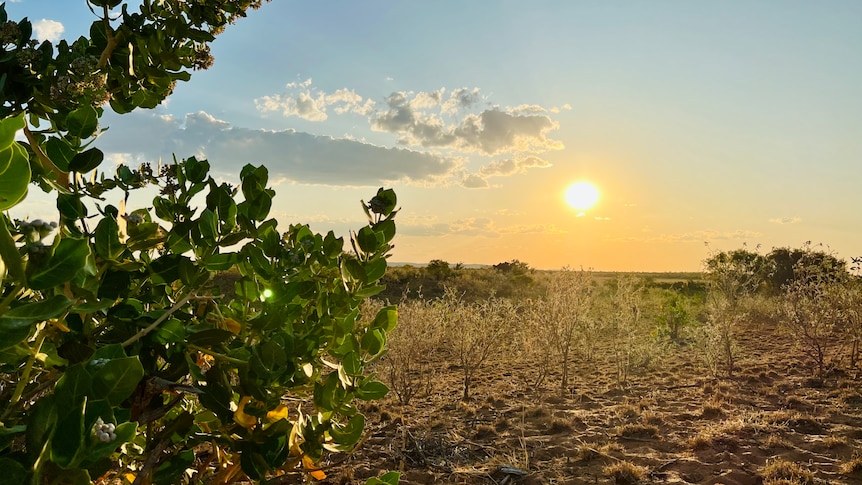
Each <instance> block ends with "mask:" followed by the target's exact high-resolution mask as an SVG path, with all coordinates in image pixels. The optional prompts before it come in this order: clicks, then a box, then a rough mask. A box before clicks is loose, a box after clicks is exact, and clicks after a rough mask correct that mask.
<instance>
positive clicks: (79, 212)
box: [57, 194, 87, 219]
mask: <svg viewBox="0 0 862 485" xmlns="http://www.w3.org/2000/svg"><path fill="white" fill-rule="evenodd" d="M57 210H59V211H60V214H62V215H63V217H65V218H67V219H83V218H84V217H87V206H85V205H84V203H83V202H81V196H80V195H78V194H58V195H57Z"/></svg>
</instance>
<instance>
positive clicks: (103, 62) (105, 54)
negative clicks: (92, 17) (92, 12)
mask: <svg viewBox="0 0 862 485" xmlns="http://www.w3.org/2000/svg"><path fill="white" fill-rule="evenodd" d="M103 8H104V14H105V16H104V17H102V21H103V22H104V24H105V37H107V38H108V44H107V45H106V46H105V50H103V51H102V55H101V56H99V65H98V67H99V69H102V68H103V67H105V66H107V65H108V59H110V58H111V54H113V52H114V49H115V48H116V47H117V38H116V37H115V36H114V29H112V28H111V19H110V15H109V14H110V12H109V11H108V6H107V5H105V6H104V7H103Z"/></svg>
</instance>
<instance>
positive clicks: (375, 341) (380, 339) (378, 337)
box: [361, 328, 386, 357]
mask: <svg viewBox="0 0 862 485" xmlns="http://www.w3.org/2000/svg"><path fill="white" fill-rule="evenodd" d="M361 345H362V350H363V351H364V352H366V353H367V354H368V355H369V356H371V357H377V356H378V355H380V354H381V353H382V352H383V346H384V345H386V334H384V333H383V331H382V330H380V329H379V328H373V329H372V328H369V329H368V331H367V332H365V335H363V336H362V344H361Z"/></svg>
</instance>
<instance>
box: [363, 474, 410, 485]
mask: <svg viewBox="0 0 862 485" xmlns="http://www.w3.org/2000/svg"><path fill="white" fill-rule="evenodd" d="M399 481H401V472H389V473H384V474H383V475H380V477H371V478H369V479H368V480H366V481H365V485H398V482H399Z"/></svg>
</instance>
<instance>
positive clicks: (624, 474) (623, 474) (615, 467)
mask: <svg viewBox="0 0 862 485" xmlns="http://www.w3.org/2000/svg"><path fill="white" fill-rule="evenodd" d="M602 473H604V474H605V476H607V477H610V478H611V479H612V480H613V481H614V483H619V484H620V485H628V484H634V483H638V482H640V481H642V480H644V479H645V478H646V477H647V475H648V474H649V470H647V469H646V468H644V467H642V466H638V465H635V464H634V463H630V462H627V461H618V462H616V463H614V464H612V465H608V466H606V467H604V468H603V469H602Z"/></svg>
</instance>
